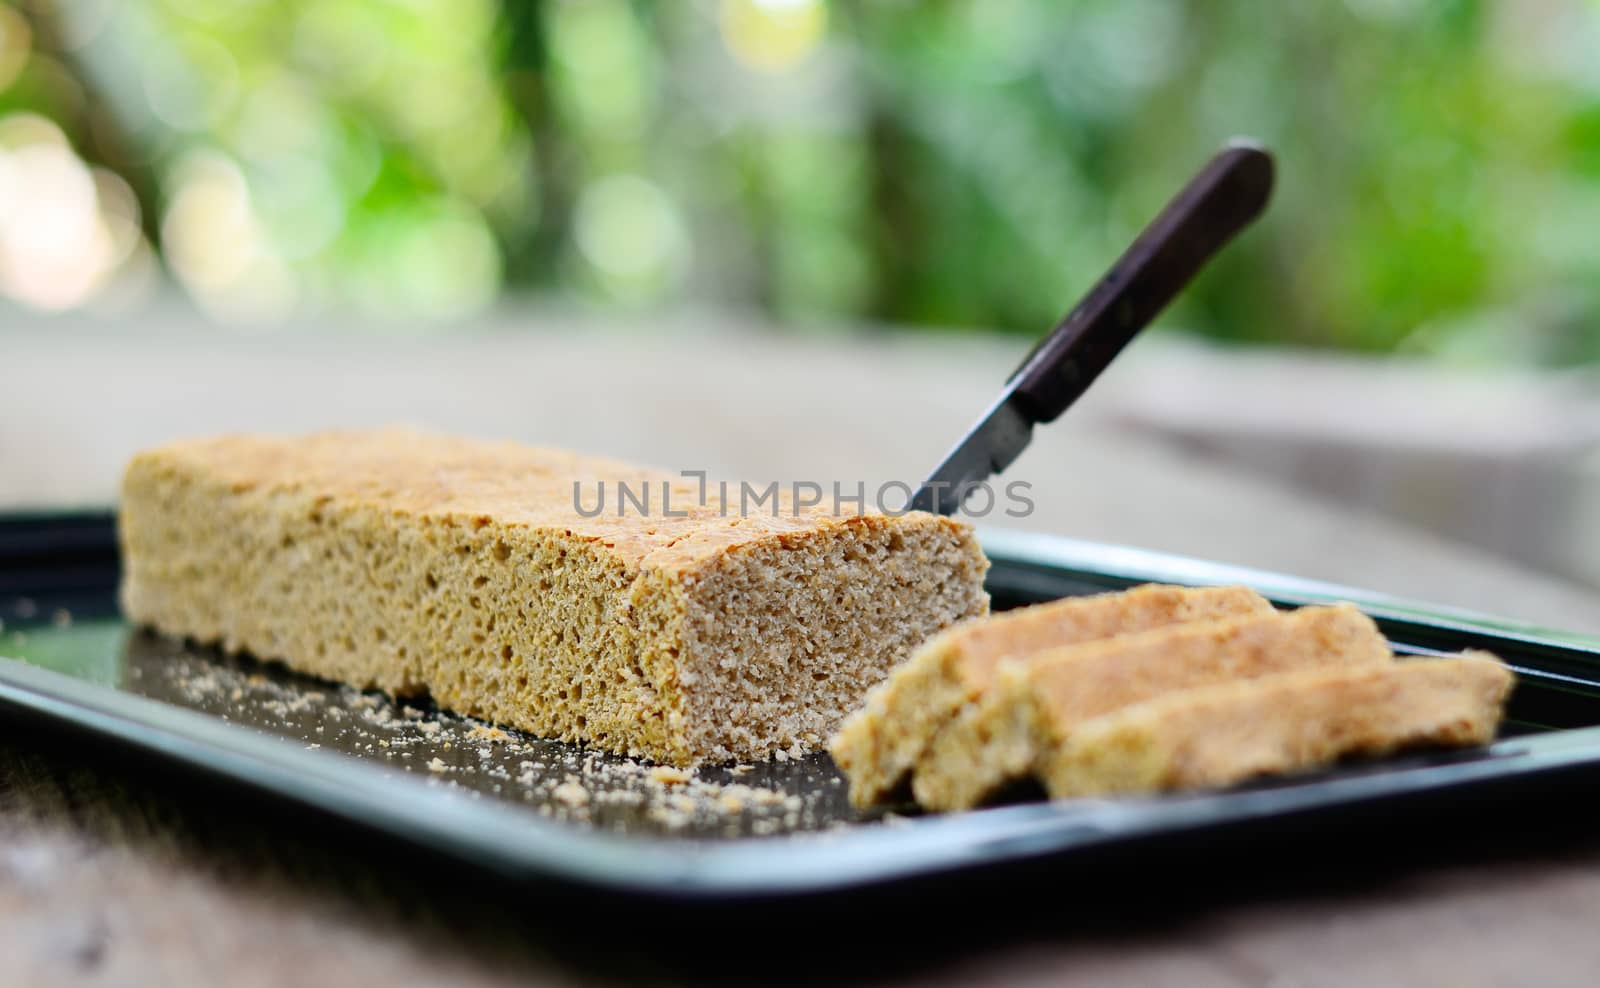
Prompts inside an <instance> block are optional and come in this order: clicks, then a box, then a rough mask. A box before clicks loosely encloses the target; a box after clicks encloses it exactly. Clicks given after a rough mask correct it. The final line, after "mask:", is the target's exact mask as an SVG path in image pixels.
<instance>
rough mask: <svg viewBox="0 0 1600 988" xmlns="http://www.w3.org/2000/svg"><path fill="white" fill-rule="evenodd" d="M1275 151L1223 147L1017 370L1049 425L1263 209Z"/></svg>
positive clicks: (1026, 395)
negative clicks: (1272, 153) (1270, 152)
mask: <svg viewBox="0 0 1600 988" xmlns="http://www.w3.org/2000/svg"><path fill="white" fill-rule="evenodd" d="M1272 176H1273V167H1272V155H1271V154H1269V153H1268V152H1267V151H1266V150H1265V149H1263V148H1261V147H1259V146H1257V145H1255V144H1249V143H1244V142H1234V143H1230V144H1229V145H1228V146H1227V147H1225V148H1223V149H1222V150H1221V151H1219V152H1217V154H1216V155H1215V156H1213V157H1212V159H1211V160H1210V161H1209V162H1207V163H1206V166H1205V167H1204V168H1202V169H1201V170H1200V173H1199V174H1198V175H1196V176H1195V177H1194V178H1193V179H1191V180H1190V181H1189V184H1188V185H1186V186H1184V188H1183V191H1182V192H1179V193H1178V195H1177V196H1176V197H1175V198H1174V199H1173V200H1172V201H1171V202H1169V203H1167V207H1166V208H1165V209H1163V210H1162V211H1161V215H1159V216H1157V217H1156V218H1155V220H1154V221H1153V222H1151V224H1150V225H1149V226H1147V227H1145V229H1144V232H1142V233H1140V234H1139V238H1138V239H1137V240H1135V241H1134V242H1133V245H1132V246H1130V247H1129V248H1128V249H1127V251H1126V252H1124V253H1123V255H1122V256H1121V257H1120V258H1118V259H1117V263H1116V264H1114V265H1112V266H1111V270H1110V271H1107V272H1106V273H1105V276H1104V277H1102V278H1101V279H1100V281H1099V283H1098V284H1096V285H1095V286H1094V289H1093V290H1092V291H1090V292H1089V294H1088V295H1086V296H1085V297H1084V299H1083V301H1081V302H1079V303H1078V305H1077V307H1076V308H1074V309H1073V310H1072V311H1071V312H1069V313H1067V315H1066V317H1065V318H1063V319H1062V320H1061V322H1060V323H1059V324H1057V326H1056V328H1055V329H1054V330H1052V331H1051V333H1050V335H1049V336H1047V337H1045V338H1044V339H1043V340H1041V341H1039V344H1038V345H1037V346H1035V347H1034V348H1033V351H1032V352H1031V353H1029V354H1028V356H1027V359H1025V360H1023V362H1022V364H1021V366H1019V367H1018V368H1017V369H1016V371H1015V372H1013V373H1012V375H1011V381H1012V384H1013V392H1014V394H1015V395H1016V398H1017V400H1018V401H1019V402H1021V404H1022V408H1023V410H1024V411H1025V412H1026V413H1027V414H1028V415H1029V416H1030V417H1031V418H1032V419H1033V420H1034V421H1036V422H1052V421H1054V420H1055V419H1056V417H1057V416H1059V415H1060V414H1061V413H1062V412H1064V411H1066V410H1067V407H1068V406H1070V405H1071V404H1072V403H1073V402H1074V401H1077V400H1078V397H1079V396H1080V395H1082V394H1083V393H1084V392H1085V391H1086V390H1088V388H1089V385H1090V384H1092V383H1093V382H1094V379H1095V378H1096V377H1098V376H1100V372H1101V371H1103V370H1105V369H1106V365H1108V364H1110V363H1111V361H1112V360H1113V359H1114V358H1115V357H1116V355H1117V354H1118V353H1120V352H1122V348H1123V347H1125V346H1127V345H1128V342H1129V341H1130V340H1132V339H1133V337H1134V336H1135V335H1137V334H1138V332H1139V331H1140V330H1141V329H1144V328H1145V327H1146V326H1148V325H1149V324H1150V322H1151V320H1153V319H1154V318H1155V317H1156V316H1157V315H1158V314H1159V313H1160V312H1161V310H1162V309H1164V308H1166V307H1167V303H1169V302H1171V301H1172V299H1173V298H1174V297H1176V296H1177V294H1178V292H1180V291H1182V290H1183V288H1184V286H1185V285H1187V284H1188V283H1189V281H1190V279H1192V278H1193V277H1194V276H1195V274H1196V273H1198V272H1199V270H1200V269H1201V268H1202V267H1204V266H1205V263H1206V262H1207V261H1209V260H1210V259H1211V258H1212V256H1213V255H1215V254H1216V253H1217V251H1219V250H1221V249H1222V247H1223V246H1224V245H1226V244H1227V243H1228V241H1230V240H1232V239H1233V237H1234V235H1235V234H1237V233H1238V232H1239V231H1240V230H1243V229H1244V228H1245V227H1246V226H1248V225H1250V222H1251V221H1252V220H1254V219H1255V218H1256V217H1257V216H1260V215H1261V211H1262V210H1263V209H1265V208H1266V205H1267V199H1268V197H1269V196H1270V195H1271V194H1272Z"/></svg>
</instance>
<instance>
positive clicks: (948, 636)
mask: <svg viewBox="0 0 1600 988" xmlns="http://www.w3.org/2000/svg"><path fill="white" fill-rule="evenodd" d="M1271 613H1272V605H1271V604H1269V603H1268V602H1267V601H1266V600H1265V599H1264V598H1262V597H1261V596H1260V595H1259V594H1257V593H1255V592H1254V591H1252V590H1249V589H1247V588H1245V587H1201V588H1195V587H1176V586H1159V585H1150V586H1144V587H1137V588H1134V589H1132V590H1128V591H1124V592H1122V593H1114V594H1100V595H1097V596H1093V597H1069V598H1066V599H1064V600H1057V601H1051V602H1050V603H1047V604H1037V605H1035V606H1032V607H1023V608H1018V609H1016V610H1013V611H1007V612H1005V613H1004V614H997V615H995V616H994V617H991V618H988V619H986V620H983V621H976V622H971V623H968V624H963V625H959V626H957V627H955V628H952V629H950V630H949V631H948V632H945V633H944V634H942V635H940V636H938V637H937V638H934V639H932V640H931V641H929V642H928V643H927V644H926V645H924V646H923V647H922V648H921V649H920V650H918V652H917V653H916V655H914V656H913V657H912V658H911V659H910V661H908V662H906V663H905V664H904V665H902V666H901V667H899V668H898V669H896V670H895V671H894V673H893V674H892V675H891V676H890V677H889V679H888V680H887V681H886V682H885V683H884V684H883V685H882V686H880V687H879V688H877V689H876V690H874V691H873V692H872V693H871V694H870V695H869V696H868V697H867V702H866V705H865V706H863V707H862V708H861V709H860V710H858V711H856V712H855V713H854V714H851V715H850V717H849V718H848V719H847V720H846V721H845V723H844V726H843V727H842V728H841V729H840V731H839V734H838V735H837V736H836V737H835V738H834V739H833V740H832V742H831V743H830V745H829V747H830V750H831V751H832V753H833V759H834V761H835V762H836V763H838V765H839V767H840V769H842V770H843V771H844V773H845V774H846V775H847V776H848V777H849V779H850V801H851V802H852V803H853V804H855V805H856V806H861V807H865V806H871V805H873V804H875V803H878V802H881V801H882V800H884V799H885V798H887V797H888V796H890V795H891V794H893V793H894V792H895V791H896V790H897V789H899V788H900V787H901V785H902V784H903V783H904V782H905V780H906V777H907V775H908V773H909V772H910V771H911V769H912V767H913V766H914V765H915V764H916V763H917V760H918V759H919V758H921V757H922V755H923V753H924V752H925V751H926V750H927V748H928V745H929V744H931V743H932V742H933V740H934V738H935V737H936V736H937V735H938V733H939V732H940V731H941V730H942V729H943V728H944V727H945V725H947V724H948V723H950V722H951V721H952V720H953V719H954V718H955V717H956V716H957V714H958V713H959V712H960V711H961V710H962V708H963V707H964V706H966V705H967V704H969V703H971V702H973V701H975V700H977V699H978V697H980V696H982V695H983V694H984V693H985V692H986V691H987V689H988V688H989V685H990V683H991V682H992V680H993V678H994V673H995V670H996V668H997V667H998V666H999V664H1000V663H1001V662H1002V661H1003V660H1006V659H1008V658H1018V657H1025V656H1029V655H1033V654H1035V653H1039V652H1042V651H1044V650H1047V649H1051V648H1056V647H1060V646H1065V645H1074V644H1079V643H1082V642H1087V641H1094V640H1096V639H1102V638H1109V637H1112V636H1114V635H1120V634H1127V633H1130V632H1138V631H1147V630H1150V629H1152V628H1159V627H1163V626H1167V625H1173V624H1179V623H1182V622H1185V621H1198V620H1205V619H1208V618H1220V617H1228V616H1233V615H1241V614H1271Z"/></svg>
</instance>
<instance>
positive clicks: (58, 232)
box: [0, 113, 144, 310]
mask: <svg viewBox="0 0 1600 988" xmlns="http://www.w3.org/2000/svg"><path fill="white" fill-rule="evenodd" d="M143 247H144V245H143V242H142V238H141V235H140V232H139V208H138V202H137V200H135V199H134V198H133V197H132V196H131V195H130V194H129V191H128V189H127V185H126V183H124V182H123V181H122V180H121V179H119V178H118V177H117V176H115V175H113V174H111V173H109V172H106V171H104V170H103V169H92V168H90V167H89V166H88V165H86V164H84V162H83V160H82V159H81V158H79V157H78V156H77V154H75V153H74V152H73V149H72V147H71V146H70V145H69V144H68V142H67V138H66V136H65V135H64V134H63V133H62V132H61V130H60V128H59V127H57V126H56V125H55V124H54V123H53V122H51V121H49V120H46V119H45V118H43V117H40V116H37V115H34V114H29V113H14V114H10V115H8V116H5V117H0V293H4V294H5V295H8V296H10V297H11V298H13V299H15V300H17V301H19V302H22V303H24V304H26V305H29V306H33V307H35V308H39V309H47V310H48V309H67V308H72V307H74V306H79V305H83V304H85V303H87V302H89V301H91V300H93V299H94V298H95V296H96V295H97V294H99V293H100V292H101V291H102V290H103V289H104V288H105V287H106V286H107V285H108V284H109V283H111V282H112V281H113V280H114V278H115V276H116V275H117V273H118V271H119V270H120V269H121V268H122V267H123V266H124V265H125V264H126V263H127V262H128V261H129V259H130V258H131V257H132V256H133V254H134V253H135V251H139V250H142V249H143Z"/></svg>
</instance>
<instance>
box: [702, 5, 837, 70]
mask: <svg viewBox="0 0 1600 988" xmlns="http://www.w3.org/2000/svg"><path fill="white" fill-rule="evenodd" d="M827 24H828V8H827V7H826V5H825V4H824V3H823V0H722V5H721V18H720V25H721V28H722V37H723V40H724V41H725V42H726V43H727V46H728V50H729V51H730V52H732V53H733V56H734V57H735V58H737V59H738V60H739V61H741V62H743V63H744V64H745V65H748V66H749V67H751V68H753V69H759V70H762V71H765V72H782V71H784V70H785V69H789V68H792V67H793V66H795V65H798V64H799V63H800V62H802V61H804V60H805V58H806V56H808V55H810V54H811V52H812V51H813V50H814V49H815V48H816V47H817V45H818V44H819V43H820V42H821V41H822V37H823V34H824V32H825V31H826V29H827Z"/></svg>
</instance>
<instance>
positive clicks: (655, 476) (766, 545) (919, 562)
mask: <svg viewBox="0 0 1600 988" xmlns="http://www.w3.org/2000/svg"><path fill="white" fill-rule="evenodd" d="M602 481H604V482H605V483H606V484H607V486H608V487H609V488H610V490H611V491H612V492H613V493H615V492H616V485H617V484H618V483H619V482H620V483H625V484H628V485H630V489H631V490H632V491H633V492H634V493H635V495H637V493H638V492H639V491H640V490H643V489H645V488H648V489H649V490H650V491H651V494H650V495H648V496H650V497H654V498H655V506H654V510H651V511H644V510H640V506H639V505H638V504H636V503H631V502H630V503H627V504H626V509H625V510H620V511H619V510H618V508H621V507H623V503H622V499H620V498H613V501H614V502H615V503H605V508H606V510H605V511H604V512H602V513H601V514H597V515H595V516H593V517H585V516H584V515H585V514H587V513H588V512H587V510H580V509H579V504H580V503H582V504H584V505H587V506H590V507H592V504H590V502H596V501H597V500H598V498H597V494H598V490H599V489H598V486H597V485H598V484H599V483H600V482H602ZM575 485H582V489H581V493H582V500H581V501H577V500H575V498H577V497H579V491H576V490H575ZM712 486H713V487H714V486H715V485H712ZM663 490H666V491H668V492H669V495H668V496H669V497H670V507H668V506H667V505H663V504H662V503H661V500H662V498H663V494H662V491H663ZM700 493H701V490H700V486H699V485H698V484H697V483H695V482H693V481H691V480H685V479H683V478H682V477H679V476H678V475H675V474H669V473H665V472H660V471H653V470H647V469H643V468H640V467H636V466H630V465H628V464H624V463H618V462H614V461H610V460H604V459H598V458H591V457H584V456H579V455H575V454H572V453H566V452H559V451H553V450H544V449H535V448H529V447H524V446H520V445H515V444H511V443H498V442H478V441H471V440H465V439H458V438H452V437H447V436H440V435H436V434H431V433H424V432H416V431H410V430H383V431H370V432H359V431H358V432H328V433H321V434H317V435H312V436H307V437H300V438H277V437H268V436H244V435H240V436H226V437H220V438H213V439H203V440H196V441H188V442H180V443H175V444H172V445H169V446H165V447H162V448H159V449H155V450H151V451H148V452H145V453H141V454H140V455H138V456H137V457H135V459H134V460H133V462H132V464H131V465H130V466H129V468H128V470H127V473H126V476H125V479H124V483H123V488H122V502H121V508H120V519H119V524H120V536H121V542H122V549H123V562H124V577H123V584H122V588H121V598H122V605H123V608H124V610H125V612H126V614H127V615H128V616H129V618H130V619H132V620H134V621H137V622H142V623H144V624H147V625H150V626H153V627H154V628H156V629H158V630H160V631H162V632H166V633H169V634H173V635H182V636H187V637H190V638H193V639H195V640H197V641H200V642H203V643H217V644H220V645H221V646H223V647H224V648H226V649H229V650H241V651H245V652H249V653H251V654H253V655H255V656H256V657H258V658H261V659H267V660H278V661H282V662H284V663H286V664H287V665H288V666H290V667H291V668H293V669H296V670H298V671H301V672H305V673H310V674H312V675H316V676H322V677H326V678H329V679H335V680H340V681H343V682H347V683H352V684H355V685H357V686H361V687H377V688H380V689H383V690H385V691H387V692H389V693H392V694H395V695H398V696H406V695H417V694H427V695H431V697H432V699H433V700H434V701H435V702H436V703H438V704H440V705H441V706H444V707H448V708H450V709H452V710H455V711H458V712H460V713H465V714H471V715H475V716H480V717H484V718H487V719H489V720H493V721H496V722H499V723H502V724H506V725H509V726H512V727H516V728H521V729H523V730H527V731H530V732H532V733H534V734H538V735H540V736H543V737H549V738H560V739H563V740H568V741H581V742H587V743H589V744H591V745H594V746H597V747H599V748H603V749H606V750H609V751H613V752H618V753H624V754H631V755H638V756H643V757H647V758H650V759H654V760H657V761H661V762H668V763H673V764H680V765H689V764H695V763H699V762H705V761H723V760H734V759H739V760H751V759H761V758H765V757H768V756H771V755H773V754H774V753H777V752H788V753H791V754H798V753H800V752H802V751H805V750H809V749H812V748H815V747H817V746H819V745H820V744H821V743H822V742H823V740H824V739H825V738H827V736H828V735H829V734H830V733H831V732H832V731H833V730H834V729H835V728H837V727H838V725H839V722H840V720H841V719H842V717H843V715H844V714H845V713H846V712H847V711H849V710H851V709H852V708H854V707H856V706H858V705H859V704H860V703H861V702H862V700H863V698H864V697H865V695H866V693H867V691H868V690H869V689H870V688H872V687H873V686H875V685H877V684H878V683H879V682H880V681H881V680H882V679H883V678H884V677H885V676H886V675H887V673H888V671H889V670H890V668H891V667H893V666H894V665H895V664H896V663H898V662H900V661H901V660H903V659H905V658H906V657H907V656H909V655H910V654H911V653H912V651H913V650H914V649H915V648H917V646H919V645H920V644H921V643H922V642H923V641H924V640H925V639H927V638H929V637H930V636H932V635H934V634H936V633H938V632H940V631H942V630H943V629H945V628H947V627H948V626H950V625H952V624H954V623H956V622H958V621H961V620H963V619H965V618H972V617H977V616H980V615H983V614H985V613H986V612H987V610H988V596H987V595H986V594H985V592H984V589H983V576H984V572H985V570H986V569H987V566H988V563H987V561H986V560H985V558H984V556H983V553H982V551H981V550H980V549H979V547H978V544H977V542H976V540H975V538H974V536H973V534H972V531H971V529H970V528H969V527H968V526H966V525H964V524H962V523H960V522H957V521H954V520H951V519H948V518H942V517H939V516H936V515H931V514H926V513H922V512H913V513H910V514H906V515H904V516H901V517H889V516H885V515H881V514H863V515H840V516H834V515H831V514H826V513H823V512H822V511H821V510H818V509H804V508H797V507H795V506H794V505H792V504H788V503H785V504H783V505H781V506H779V507H778V508H777V509H774V510H775V513H776V515H777V516H776V517H775V516H774V510H769V509H768V508H766V507H763V508H761V509H760V510H759V512H752V513H749V514H747V515H745V516H743V517H741V516H740V513H739V512H738V511H737V510H732V509H731V508H730V507H728V506H725V505H724V504H723V503H722V501H721V500H720V499H719V498H718V497H717V491H715V490H713V491H712V492H711V496H710V497H709V498H707V499H706V501H705V503H700ZM737 507H739V506H738V505H734V506H732V508H737ZM619 515H620V516H619Z"/></svg>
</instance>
